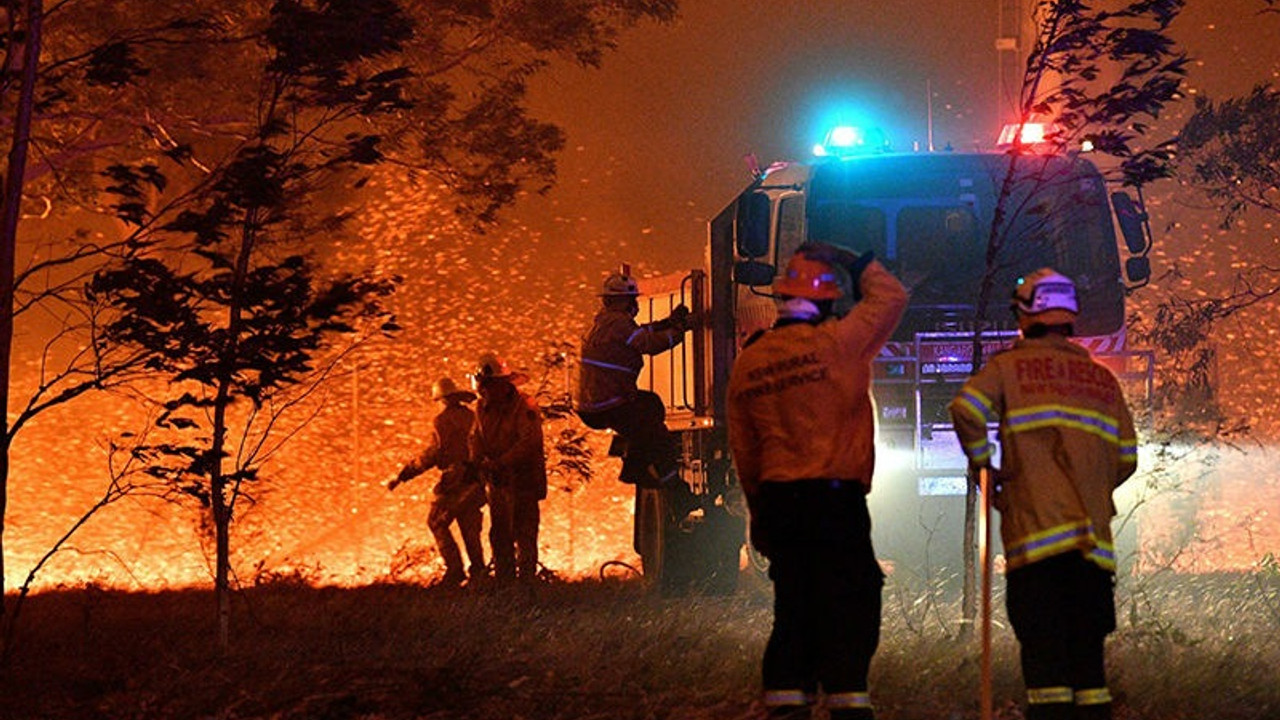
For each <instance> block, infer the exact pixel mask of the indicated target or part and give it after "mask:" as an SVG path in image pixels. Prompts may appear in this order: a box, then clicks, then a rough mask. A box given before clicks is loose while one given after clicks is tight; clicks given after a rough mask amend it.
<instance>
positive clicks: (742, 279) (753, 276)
mask: <svg viewBox="0 0 1280 720" xmlns="http://www.w3.org/2000/svg"><path fill="white" fill-rule="evenodd" d="M775 272H777V271H776V270H775V269H774V267H773V266H772V265H770V264H769V263H764V262H760V261H759V260H740V261H738V262H736V263H734V264H733V281H734V282H735V283H738V284H739V285H749V286H751V287H760V286H762V285H769V284H771V283H772V282H773V275H774V273H775Z"/></svg>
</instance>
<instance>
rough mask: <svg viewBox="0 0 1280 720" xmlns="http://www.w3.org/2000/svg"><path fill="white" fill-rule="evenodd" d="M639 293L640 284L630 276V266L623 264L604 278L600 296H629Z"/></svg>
mask: <svg viewBox="0 0 1280 720" xmlns="http://www.w3.org/2000/svg"><path fill="white" fill-rule="evenodd" d="M639 294H640V286H639V285H637V284H636V279H635V278H633V277H631V266H629V265H626V264H624V265H623V266H622V268H621V269H620V270H618V272H616V273H614V274H612V275H610V276H609V277H607V278H605V279H604V287H603V288H602V292H601V293H600V295H601V297H618V296H623V297H625V296H631V297H635V296H636V295H639Z"/></svg>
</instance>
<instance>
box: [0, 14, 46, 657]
mask: <svg viewBox="0 0 1280 720" xmlns="http://www.w3.org/2000/svg"><path fill="white" fill-rule="evenodd" d="M26 14H27V28H26V45H25V46H24V48H23V52H22V63H23V66H22V81H21V84H20V86H19V90H18V103H17V108H16V112H15V114H14V122H13V141H12V145H11V146H10V147H9V166H8V168H7V169H6V172H5V178H4V195H3V199H2V200H0V202H2V203H3V205H2V206H0V411H4V412H5V420H4V434H3V436H2V437H0V618H2V617H3V616H4V591H5V581H4V578H5V563H4V556H5V547H4V521H5V513H6V512H7V510H8V504H9V445H10V441H11V440H12V437H11V435H10V428H9V420H8V407H9V378H10V370H11V367H10V365H11V363H12V361H13V357H12V356H13V292H14V287H13V283H14V277H13V267H14V256H15V254H16V246H17V240H18V217H19V215H20V214H21V211H22V208H21V206H22V184H23V175H24V174H25V172H26V168H27V148H28V145H29V144H30V142H31V116H32V109H33V107H34V100H33V98H34V97H35V85H36V69H37V67H38V65H39V60H40V20H41V16H42V15H43V14H44V6H43V2H42V0H27V2H26ZM10 39H12V37H11V38H10ZM10 69H12V68H10ZM5 650H6V652H7V651H8V648H5Z"/></svg>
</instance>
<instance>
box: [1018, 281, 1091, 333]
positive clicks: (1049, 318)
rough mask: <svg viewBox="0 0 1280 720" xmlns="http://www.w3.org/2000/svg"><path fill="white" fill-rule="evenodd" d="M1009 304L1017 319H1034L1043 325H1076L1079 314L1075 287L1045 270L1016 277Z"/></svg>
mask: <svg viewBox="0 0 1280 720" xmlns="http://www.w3.org/2000/svg"><path fill="white" fill-rule="evenodd" d="M1010 304H1011V305H1012V306H1013V309H1014V311H1015V312H1017V313H1018V317H1019V318H1028V319H1031V318H1034V321H1035V322H1036V323H1041V324H1044V325H1060V324H1069V323H1072V322H1075V319H1076V313H1078V312H1080V304H1079V302H1078V301H1077V300H1076V284H1075V283H1074V282H1072V281H1071V278H1069V277H1067V276H1066V275H1063V274H1062V273H1060V272H1058V271H1057V270H1054V269H1053V268H1047V267H1046V268H1040V269H1039V270H1036V271H1035V272H1033V273H1031V274H1030V275H1026V276H1023V277H1020V278H1018V284H1017V286H1016V287H1014V289H1013V299H1012V301H1011V303H1010Z"/></svg>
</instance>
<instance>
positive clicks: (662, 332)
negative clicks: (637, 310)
mask: <svg viewBox="0 0 1280 720" xmlns="http://www.w3.org/2000/svg"><path fill="white" fill-rule="evenodd" d="M683 339H684V330H683V329H681V328H677V327H675V326H673V325H672V324H671V323H670V322H668V321H666V320H660V321H658V322H652V323H647V324H645V325H637V324H636V321H635V320H634V319H633V318H632V317H631V314H630V313H628V312H625V311H623V310H614V309H610V308H603V309H601V310H600V312H598V313H596V317H595V321H594V322H593V323H592V326H591V330H589V331H588V332H587V334H586V335H585V336H584V337H583V338H582V364H581V365H580V366H579V368H578V394H577V397H576V398H574V400H575V408H576V409H577V411H578V412H584V413H591V412H601V411H604V410H608V409H610V408H614V407H617V406H619V405H621V404H623V403H625V402H627V401H628V400H631V399H632V398H633V397H635V395H636V379H637V378H638V377H639V376H640V370H641V369H643V368H644V356H645V355H656V354H658V353H660V352H665V351H667V350H670V349H671V348H673V347H675V346H676V345H678V344H679V343H680V341H681V340H683Z"/></svg>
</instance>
